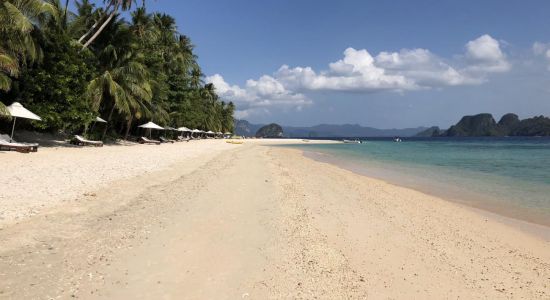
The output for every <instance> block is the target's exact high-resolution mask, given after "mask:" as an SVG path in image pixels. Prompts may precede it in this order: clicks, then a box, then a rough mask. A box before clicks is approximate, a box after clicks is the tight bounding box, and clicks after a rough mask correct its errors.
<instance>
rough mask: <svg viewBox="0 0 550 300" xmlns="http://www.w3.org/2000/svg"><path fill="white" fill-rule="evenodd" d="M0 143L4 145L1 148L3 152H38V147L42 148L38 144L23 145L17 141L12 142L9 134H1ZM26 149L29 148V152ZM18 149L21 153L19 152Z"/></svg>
mask: <svg viewBox="0 0 550 300" xmlns="http://www.w3.org/2000/svg"><path fill="white" fill-rule="evenodd" d="M0 143H2V147H1V148H2V149H3V150H7V151H18V152H23V153H28V152H37V151H38V147H39V146H40V145H38V144H37V143H22V142H17V141H15V140H11V141H10V136H9V135H7V134H0ZM26 148H28V149H29V150H28V151H27V150H26ZM10 149H11V150H10ZM18 149H19V150H21V151H19V150H18Z"/></svg>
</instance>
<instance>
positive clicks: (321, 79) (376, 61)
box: [207, 34, 550, 116]
mask: <svg viewBox="0 0 550 300" xmlns="http://www.w3.org/2000/svg"><path fill="white" fill-rule="evenodd" d="M541 47H542V46H541V45H537V46H533V49H534V51H540V52H541V53H542V52H544V51H548V52H547V53H546V55H548V57H549V59H550V51H549V50H550V47H546V46H545V45H544V48H541ZM535 49H536V50H535ZM465 50H466V51H465V53H464V54H463V55H460V56H457V57H455V58H454V59H453V60H445V59H443V58H441V57H439V56H437V55H435V54H433V53H432V52H431V51H430V50H427V49H421V48H417V49H402V50H400V51H398V52H387V51H383V52H380V53H378V55H376V56H373V55H371V54H370V53H369V52H368V50H366V49H359V50H357V49H354V48H347V49H346V50H345V51H344V53H343V57H342V58H341V59H339V60H337V61H336V62H332V63H329V64H328V69H326V70H322V71H315V70H314V69H313V68H312V67H301V66H297V67H290V66H288V65H283V66H281V67H280V68H279V70H277V71H276V72H274V73H273V74H272V75H263V76H261V77H260V78H259V79H257V80H252V79H250V80H248V81H247V82H246V84H245V86H244V87H239V86H237V85H230V84H228V83H227V82H225V80H224V79H223V77H222V76H221V75H219V74H216V75H213V76H211V77H208V78H207V81H208V82H212V83H214V85H215V86H216V88H217V91H218V93H219V94H220V96H221V97H222V98H225V99H227V100H230V101H234V102H235V103H236V104H237V106H238V107H239V109H240V112H239V114H241V115H242V116H245V115H246V116H247V115H250V114H254V113H269V108H271V107H284V108H289V107H291V108H296V109H301V108H302V107H304V106H305V105H309V104H311V100H309V99H308V98H307V97H306V96H305V95H304V93H306V92H308V91H337V92H364V93H368V92H377V91H384V90H385V91H394V92H404V91H409V90H419V89H430V88H441V87H444V86H459V85H473V84H481V83H483V82H485V81H486V80H487V76H488V75H489V74H491V73H501V72H507V71H509V70H510V69H511V64H510V63H509V61H508V59H507V57H506V54H505V53H504V52H503V51H502V49H501V45H500V42H499V41H497V40H496V39H494V38H493V37H491V36H490V35H487V34H486V35H483V36H480V37H479V38H477V39H475V40H472V41H469V42H468V43H467V44H466V46H465Z"/></svg>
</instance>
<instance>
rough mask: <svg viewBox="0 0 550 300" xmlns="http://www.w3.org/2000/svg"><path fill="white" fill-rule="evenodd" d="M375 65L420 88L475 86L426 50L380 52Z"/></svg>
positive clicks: (464, 76) (472, 79)
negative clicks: (406, 79)
mask: <svg viewBox="0 0 550 300" xmlns="http://www.w3.org/2000/svg"><path fill="white" fill-rule="evenodd" d="M376 64H377V65H378V66H380V67H382V68H384V69H385V70H386V71H387V72H388V73H390V74H399V75H401V76H403V77H405V78H408V79H409V80H411V81H413V82H414V83H415V84H416V85H417V86H419V87H422V88H432V87H439V86H446V85H449V86H454V85H463V84H476V83H479V81H478V80H477V79H476V78H470V77H468V76H466V75H465V74H463V73H462V72H461V71H460V70H457V69H456V68H454V67H452V66H450V65H449V64H448V63H446V62H445V61H444V60H443V59H441V58H439V57H438V56H436V55H435V54H433V53H431V52H430V51H429V50H427V49H412V50H411V49H402V50H401V51H399V52H380V53H379V54H378V55H377V56H376Z"/></svg>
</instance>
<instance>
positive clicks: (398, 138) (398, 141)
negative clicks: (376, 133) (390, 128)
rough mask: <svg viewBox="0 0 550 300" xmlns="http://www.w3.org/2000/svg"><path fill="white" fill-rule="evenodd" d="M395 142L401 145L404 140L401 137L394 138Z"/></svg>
mask: <svg viewBox="0 0 550 300" xmlns="http://www.w3.org/2000/svg"><path fill="white" fill-rule="evenodd" d="M393 141H394V142H396V143H401V142H402V141H403V140H402V139H401V138H400V137H394V138H393Z"/></svg>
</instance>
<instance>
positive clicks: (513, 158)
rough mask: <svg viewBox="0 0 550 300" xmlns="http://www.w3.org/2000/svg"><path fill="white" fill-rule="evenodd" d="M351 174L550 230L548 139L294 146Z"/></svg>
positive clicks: (417, 140) (483, 139) (491, 139)
mask: <svg viewBox="0 0 550 300" xmlns="http://www.w3.org/2000/svg"><path fill="white" fill-rule="evenodd" d="M293 147H298V148H300V149H303V150H306V155H308V156H310V157H313V158H315V159H318V160H322V161H326V162H331V163H335V164H338V165H340V166H342V167H345V168H348V169H351V170H353V171H355V172H358V173H361V174H365V175H368V176H372V177H376V178H380V179H384V180H387V181H389V182H392V183H396V184H399V185H403V186H407V187H411V188H415V189H418V190H420V191H423V192H427V193H430V194H434V195H436V196H441V197H444V198H447V199H451V200H454V201H458V202H461V203H464V204H467V205H470V206H473V207H477V208H482V209H486V210H489V211H492V212H496V213H499V214H502V215H506V216H510V217H514V218H518V219H522V220H526V221H530V222H533V223H538V224H543V225H547V226H550V139H548V138H498V139H497V138H463V139H443V138H428V139H408V140H407V139H406V140H405V141H404V142H402V143H395V142H393V141H391V139H376V140H370V139H369V140H367V141H366V142H364V143H363V144H325V145H315V144H311V145H297V146H293Z"/></svg>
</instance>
